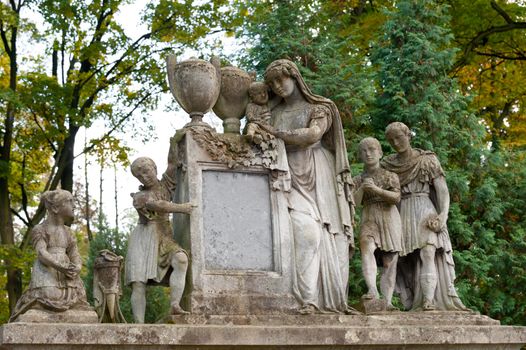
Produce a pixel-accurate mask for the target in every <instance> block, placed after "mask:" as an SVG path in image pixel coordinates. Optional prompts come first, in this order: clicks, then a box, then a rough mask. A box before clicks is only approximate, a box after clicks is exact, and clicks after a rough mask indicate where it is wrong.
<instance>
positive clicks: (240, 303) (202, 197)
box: [174, 129, 298, 315]
mask: <svg viewBox="0 0 526 350" xmlns="http://www.w3.org/2000/svg"><path fill="white" fill-rule="evenodd" d="M176 137H179V142H178V154H177V161H178V163H179V164H178V168H177V174H176V179H177V190H176V195H175V198H174V201H175V202H177V203H180V202H192V203H194V204H196V205H197V208H196V209H194V211H193V212H192V214H191V215H190V216H188V215H182V214H175V215H174V235H175V239H176V241H177V242H178V243H179V244H180V245H181V246H182V247H183V248H184V249H186V250H187V251H188V253H189V255H190V267H189V271H188V277H187V286H186V291H185V294H184V296H183V301H182V303H181V304H182V306H183V308H184V309H186V310H188V311H190V312H191V313H193V314H218V315H220V314H222V315H228V314H262V313H265V314H268V313H273V314H282V313H292V312H294V310H295V309H296V308H297V307H298V305H297V302H296V300H295V298H294V297H293V295H292V284H291V281H292V271H291V264H292V260H291V258H292V257H291V253H290V252H292V251H293V250H292V247H291V237H290V233H289V230H288V211H287V210H288V209H287V204H286V199H285V197H284V195H283V193H281V192H279V191H274V190H272V189H271V182H270V170H268V169H267V168H265V167H264V166H262V165H257V164H256V165H254V164H255V163H258V161H259V163H260V164H262V163H263V159H262V158H261V157H260V156H259V155H258V154H257V153H252V154H251V156H250V157H246V158H243V152H246V151H247V150H248V152H252V150H251V149H254V147H255V146H253V145H252V144H250V143H248V142H246V141H244V139H243V137H242V136H241V135H227V134H214V133H211V132H210V131H209V130H202V129H201V130H195V129H194V130H193V131H186V132H184V133H181V132H179V135H178V136H176ZM255 151H257V150H255Z"/></svg>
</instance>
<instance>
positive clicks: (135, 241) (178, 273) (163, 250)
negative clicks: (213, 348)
mask: <svg viewBox="0 0 526 350" xmlns="http://www.w3.org/2000/svg"><path fill="white" fill-rule="evenodd" d="M173 154H174V150H173V147H170V152H169V155H168V167H167V169H166V171H165V173H164V174H163V176H162V179H161V180H159V179H157V166H156V165H155V163H154V161H153V160H152V159H150V158H147V157H140V158H137V159H136V160H135V161H134V162H133V163H132V164H131V172H132V174H133V176H135V177H136V178H137V179H138V180H139V181H140V182H141V183H142V185H141V186H140V187H139V192H136V193H132V194H131V196H132V198H133V206H134V207H135V209H136V210H137V212H138V213H139V222H138V224H137V226H136V227H135V229H134V230H133V232H132V233H131V234H130V238H129V240H128V252H127V254H126V264H125V267H126V273H125V275H126V284H128V285H129V284H131V287H132V295H131V304H132V311H133V317H134V320H135V322H136V323H144V314H145V309H146V285H147V284H161V285H169V287H170V303H171V307H170V308H171V310H170V312H171V314H174V315H175V314H186V313H188V312H186V311H184V310H183V309H182V308H181V306H180V305H179V303H180V301H181V297H182V295H183V290H184V286H185V278H186V270H187V268H188V254H187V253H186V251H185V250H184V249H183V248H181V247H180V246H179V245H178V244H177V243H176V242H175V241H174V239H173V236H172V235H173V231H172V225H171V224H170V218H169V214H170V213H186V214H189V213H190V212H191V211H192V208H193V207H192V205H191V204H190V203H183V204H176V203H172V202H171V199H172V195H173V192H174V189H175V179H174V175H175V164H174V156H173Z"/></svg>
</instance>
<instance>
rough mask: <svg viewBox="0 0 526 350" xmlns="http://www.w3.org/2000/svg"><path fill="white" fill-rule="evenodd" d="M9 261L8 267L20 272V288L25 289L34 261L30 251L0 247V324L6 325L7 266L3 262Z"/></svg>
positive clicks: (33, 255)
mask: <svg viewBox="0 0 526 350" xmlns="http://www.w3.org/2000/svg"><path fill="white" fill-rule="evenodd" d="M6 260H7V261H9V262H10V265H11V266H13V267H15V268H16V269H20V271H21V272H22V286H23V288H26V287H27V285H28V284H29V279H30V276H31V267H32V266H33V261H34V260H35V254H34V251H33V250H32V249H25V250H22V249H19V248H17V247H14V246H9V245H4V244H1V245H0V261H2V263H1V264H0V324H3V323H6V322H7V320H8V319H9V316H10V315H9V304H8V298H7V292H6V289H5V286H6V283H7V278H6V272H7V266H6V264H5V263H4V261H6Z"/></svg>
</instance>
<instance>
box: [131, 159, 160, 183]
mask: <svg viewBox="0 0 526 350" xmlns="http://www.w3.org/2000/svg"><path fill="white" fill-rule="evenodd" d="M134 176H135V177H136V178H137V180H139V181H140V182H141V183H142V184H143V185H144V186H145V187H152V186H153V185H155V183H156V182H157V181H158V180H157V172H156V171H155V169H154V168H153V167H152V166H150V165H149V164H147V163H142V164H137V166H136V167H135V169H134Z"/></svg>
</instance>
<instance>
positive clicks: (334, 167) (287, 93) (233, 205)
mask: <svg viewBox="0 0 526 350" xmlns="http://www.w3.org/2000/svg"><path fill="white" fill-rule="evenodd" d="M227 68H228V67H223V68H221V67H220V65H219V60H217V59H213V60H212V63H209V62H206V61H203V60H197V59H191V60H188V61H183V62H179V63H178V62H177V61H176V60H175V58H173V57H170V58H168V80H169V83H170V87H171V90H172V93H173V95H174V96H175V98H176V100H177V101H178V102H179V103H180V105H181V106H182V107H183V109H184V110H185V111H186V112H187V113H188V114H189V115H190V118H191V122H190V123H188V124H187V125H186V126H185V127H184V128H183V129H181V130H178V131H177V132H176V134H175V136H174V137H173V138H172V140H171V146H170V150H169V160H168V163H169V166H168V169H167V171H166V172H165V173H164V175H163V177H162V180H158V179H157V176H156V167H155V164H154V163H153V161H151V160H150V159H148V158H142V159H138V160H136V161H135V162H134V165H132V171H133V172H134V175H135V176H136V177H137V178H138V179H139V180H140V181H141V183H142V184H143V186H142V187H141V188H140V190H139V192H137V193H134V194H133V195H132V196H133V200H134V206H135V208H136V209H137V211H138V212H139V216H140V220H139V223H138V225H137V228H136V229H135V231H134V232H133V233H132V235H131V237H130V247H129V252H128V256H127V257H126V260H127V267H126V269H127V272H126V274H127V281H128V282H130V283H132V288H134V300H133V301H132V302H133V303H134V315H135V320H136V322H142V321H143V319H142V318H141V315H143V313H144V305H145V301H146V300H145V298H144V287H145V286H146V284H147V283H151V282H155V283H159V282H163V281H165V280H166V279H169V285H170V286H171V287H172V288H171V292H172V293H171V296H172V307H171V310H167V312H171V315H170V316H168V317H167V318H165V319H163V320H162V321H163V323H175V324H156V325H144V324H132V325H124V324H104V325H80V326H76V325H73V324H65V325H57V324H51V325H50V324H37V325H31V324H29V325H28V324H26V323H13V324H9V325H7V326H4V327H2V333H1V337H2V343H1V345H0V348H1V350H4V349H32V348H35V349H36V348H42V345H44V346H48V347H52V348H53V349H71V348H78V349H105V348H108V347H111V348H115V349H146V348H148V349H168V348H172V347H177V348H181V349H201V348H203V349H263V348H264V349H285V348H296V349H301V348H309V349H356V350H358V349H383V350H386V349H387V350H395V349H413V350H416V349H458V350H460V349H462V350H466V349H471V350H475V349H476V350H480V349H485V350H490V349H492V350H494V349H510V350H511V349H517V350H518V349H519V348H520V347H521V346H522V345H523V344H525V343H526V330H525V328H524V327H510V326H500V325H499V322H498V321H496V320H492V319H490V318H489V317H486V316H481V315H479V314H476V313H474V312H470V311H469V310H466V308H465V307H464V306H463V305H462V303H461V302H460V300H459V299H458V297H457V296H456V293H455V290H454V285H453V281H454V269H453V261H452V259H451V244H450V241H449V237H448V235H447V229H446V225H445V224H446V221H447V206H448V203H449V198H448V196H447V187H445V189H444V184H445V181H444V176H443V172H442V169H441V168H440V164H439V163H438V160H437V159H436V157H435V156H434V155H433V154H431V153H430V152H425V151H419V150H413V149H411V147H410V144H409V141H410V135H409V133H408V129H407V128H403V127H400V126H396V127H388V130H387V134H388V136H387V138H388V139H389V141H390V142H391V144H392V145H393V148H395V150H396V151H397V154H396V155H393V156H389V157H387V158H386V159H385V160H384V162H382V163H381V164H382V168H380V167H378V163H379V160H380V157H381V152H379V148H378V145H377V143H375V142H374V141H372V140H368V141H364V142H363V145H362V146H363V147H362V148H363V152H362V159H363V161H364V162H365V163H366V168H365V172H364V173H363V174H362V175H360V176H359V177H357V178H356V184H355V183H353V179H352V177H351V174H350V171H349V169H350V168H349V163H348V160H347V152H346V148H345V140H344V136H343V127H342V124H341V120H340V116H339V113H338V109H337V108H336V106H335V104H334V103H333V102H332V101H330V100H328V99H326V98H324V97H321V96H318V95H315V94H313V93H312V92H311V91H310V89H309V87H308V86H307V84H306V83H305V81H304V79H303V78H302V76H301V74H300V72H299V70H298V69H297V67H296V66H295V64H294V63H292V62H291V61H288V60H277V61H275V62H272V63H271V64H270V65H269V66H268V67H267V69H266V71H265V75H264V79H265V81H264V84H266V89H265V86H262V85H261V82H259V84H256V85H251V84H252V78H251V77H250V75H248V74H246V73H245V72H242V71H241V70H239V69H238V68H235V67H231V68H228V69H227ZM250 86H254V87H258V88H259V89H262V90H264V91H265V92H266V93H267V94H269V95H268V96H267V98H261V99H260V98H258V97H257V96H256V91H257V89H256V90H255V91H252V92H251V93H250V99H249V95H248V91H249V88H250ZM249 101H250V103H252V104H253V105H252V106H251V107H250V108H249V109H248V111H247V105H248V103H249ZM212 108H214V111H216V113H218V114H220V115H221V117H222V118H223V119H224V126H225V131H226V132H225V133H224V134H219V133H216V132H215V130H214V129H213V128H212V127H210V126H209V125H208V124H206V123H204V122H203V121H202V117H203V115H204V114H205V113H206V112H208V111H209V110H210V109H212ZM244 114H247V115H249V119H250V120H249V125H247V128H246V130H247V133H248V135H240V134H239V128H240V126H239V124H238V121H239V119H240V118H241V117H242V116H243V115H244ZM371 145H372V146H371ZM397 180H398V182H397ZM422 180H423V181H422ZM432 191H433V193H434V192H437V193H438V195H437V197H436V198H434V197H433V198H432V196H431V195H430V194H431V193H432ZM355 196H356V199H357V202H360V203H361V204H362V205H363V206H364V212H365V215H364V216H363V218H362V235H363V237H361V239H360V242H361V244H362V250H363V252H362V254H363V255H364V257H363V261H364V262H365V264H364V272H365V273H366V278H368V281H369V282H368V287H369V293H367V294H369V296H368V298H371V299H368V300H369V301H371V300H380V299H377V297H378V294H379V293H378V290H377V287H376V281H375V277H376V270H375V269H374V267H375V266H376V265H375V263H376V261H374V251H375V250H376V248H377V247H378V248H380V250H381V253H382V255H383V256H384V257H385V259H383V261H382V262H383V264H382V265H383V266H384V267H385V270H384V273H383V276H382V280H383V281H384V282H383V283H381V286H380V290H381V292H382V294H383V297H384V298H385V299H384V300H385V302H384V304H383V306H382V307H381V308H380V310H377V311H379V312H376V313H375V314H370V313H368V314H367V315H364V314H359V313H358V312H356V311H355V310H353V309H351V308H349V306H348V305H347V286H348V278H349V270H348V266H349V258H350V257H351V256H352V253H353V251H354V242H353V238H354V237H353V229H352V224H353V217H354V197H355ZM398 201H400V203H399V206H400V212H399V216H397V215H396V214H397V211H396V210H395V209H396V208H395V204H396V203H397V202H398ZM414 201H420V202H421V207H420V208H422V210H421V211H414V210H411V209H410V208H411V207H412V205H413V204H414V203H413V202H414ZM176 203H183V204H176ZM190 203H191V204H190ZM437 204H438V205H437ZM408 207H409V208H408ZM438 208H440V209H438ZM168 213H174V217H173V225H172V226H173V231H172V227H171V226H170V222H169V221H168V220H169V219H168ZM188 214H190V215H188ZM371 223H374V225H372V224H371ZM410 223H419V224H420V226H419V227H421V228H422V232H412V231H410V230H408V226H407V225H408V224H410ZM378 225H383V226H382V229H379V228H378ZM364 232H365V234H364ZM415 234H420V235H421V236H423V237H424V239H423V240H422V241H419V242H418V244H414V245H413V244H412V243H413V240H412V239H411V238H412V237H413V236H414V235H415ZM172 237H174V238H172ZM389 239H391V240H392V242H387V241H386V240H389ZM397 240H398V243H397V242H396V241H397ZM367 247H368V248H369V249H364V248H367ZM371 254H372V256H371ZM398 256H400V258H399V260H405V261H402V262H403V263H404V265H401V266H402V271H403V272H404V273H403V274H400V275H398V276H396V277H397V283H396V285H395V284H394V283H393V274H394V272H393V271H394V268H393V267H394V266H395V264H396V258H397V257H398ZM431 262H433V263H436V264H437V266H438V271H435V270H433V269H432V267H431V266H430V263H431ZM371 267H372V268H371ZM185 276H186V280H185ZM404 278H405V281H406V282H408V283H406V284H402V283H400V281H403V280H404ZM393 287H395V288H396V289H397V290H399V291H402V292H403V293H405V297H404V298H403V300H404V303H405V305H406V307H408V308H410V309H411V310H413V312H401V311H397V310H394V311H387V310H386V309H387V308H388V306H389V309H392V307H391V304H390V298H391V295H392V293H393ZM402 287H404V288H405V289H402ZM183 288H184V293H183ZM444 292H445V294H444ZM181 294H182V299H181V306H182V307H181V306H179V299H180V298H181ZM451 305H453V306H454V307H450V306H451ZM182 310H186V311H188V312H190V313H189V314H187V313H184V312H182ZM416 310H425V311H426V312H420V311H419V312H416ZM366 311H367V310H366ZM349 314H350V315H349Z"/></svg>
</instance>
